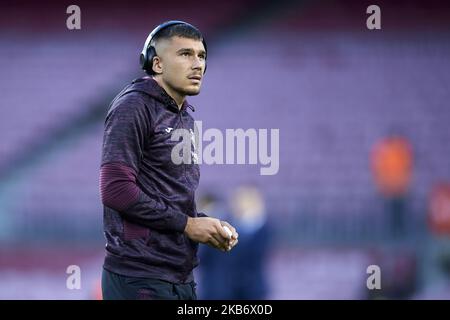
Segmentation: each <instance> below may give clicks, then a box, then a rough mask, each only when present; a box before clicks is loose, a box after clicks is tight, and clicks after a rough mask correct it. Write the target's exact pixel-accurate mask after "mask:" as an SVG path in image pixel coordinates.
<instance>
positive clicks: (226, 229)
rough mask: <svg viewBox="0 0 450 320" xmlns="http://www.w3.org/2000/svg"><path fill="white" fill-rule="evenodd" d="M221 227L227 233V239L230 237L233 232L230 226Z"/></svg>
mask: <svg viewBox="0 0 450 320" xmlns="http://www.w3.org/2000/svg"><path fill="white" fill-rule="evenodd" d="M223 229H224V230H225V232H226V233H228V239H231V236H232V235H233V233H232V232H231V230H230V228H228V227H227V226H223Z"/></svg>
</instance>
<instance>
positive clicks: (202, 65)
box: [192, 58, 205, 70]
mask: <svg viewBox="0 0 450 320" xmlns="http://www.w3.org/2000/svg"><path fill="white" fill-rule="evenodd" d="M204 68H205V61H204V60H201V59H200V58H194V63H193V64H192V69H198V70H202V69H204Z"/></svg>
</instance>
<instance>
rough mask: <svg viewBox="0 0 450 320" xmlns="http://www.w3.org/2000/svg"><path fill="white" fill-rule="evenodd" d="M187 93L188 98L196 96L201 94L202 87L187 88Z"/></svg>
mask: <svg viewBox="0 0 450 320" xmlns="http://www.w3.org/2000/svg"><path fill="white" fill-rule="evenodd" d="M185 93H186V95H187V96H196V95H198V94H199V93H200V87H194V88H187V89H186V90H185Z"/></svg>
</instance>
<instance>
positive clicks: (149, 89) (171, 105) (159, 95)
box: [132, 76, 195, 112]
mask: <svg viewBox="0 0 450 320" xmlns="http://www.w3.org/2000/svg"><path fill="white" fill-rule="evenodd" d="M132 86H133V87H141V89H142V90H143V91H144V92H145V93H147V94H148V95H150V96H152V97H153V98H155V99H157V100H159V101H160V102H162V103H164V105H165V106H166V107H167V108H168V109H170V110H172V111H174V112H182V111H184V110H186V109H187V108H190V109H191V110H192V111H194V112H195V108H194V107H193V106H192V105H190V104H189V103H188V102H187V101H186V100H184V102H183V105H182V106H181V109H179V108H178V105H177V104H176V102H175V100H173V98H172V97H171V96H169V94H168V93H167V92H166V90H164V88H162V87H161V86H160V85H159V84H158V82H156V80H155V79H153V78H152V77H149V76H145V77H142V78H138V79H135V80H133V82H132Z"/></svg>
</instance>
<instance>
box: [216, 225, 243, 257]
mask: <svg viewBox="0 0 450 320" xmlns="http://www.w3.org/2000/svg"><path fill="white" fill-rule="evenodd" d="M220 224H221V225H222V227H224V226H225V227H228V229H230V231H231V238H229V239H228V249H227V250H228V251H230V250H231V249H233V247H234V246H236V245H237V244H238V242H239V240H238V237H239V234H238V233H237V232H236V229H235V228H234V227H233V226H232V225H231V224H229V223H228V222H226V221H220Z"/></svg>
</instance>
